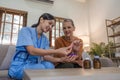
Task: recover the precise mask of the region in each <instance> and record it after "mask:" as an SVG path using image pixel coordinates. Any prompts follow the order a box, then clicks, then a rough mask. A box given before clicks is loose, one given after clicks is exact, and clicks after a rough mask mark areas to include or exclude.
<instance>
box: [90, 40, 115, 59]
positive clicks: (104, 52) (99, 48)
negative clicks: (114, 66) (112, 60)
mask: <svg viewBox="0 0 120 80" xmlns="http://www.w3.org/2000/svg"><path fill="white" fill-rule="evenodd" d="M113 45H114V44H113V43H112V42H109V43H108V44H105V43H104V42H101V43H99V44H97V43H94V42H93V43H92V45H91V48H90V52H89V53H90V55H98V56H100V57H101V56H106V57H110V56H111V55H112V54H113V53H114V51H115V50H114V49H110V46H113Z"/></svg>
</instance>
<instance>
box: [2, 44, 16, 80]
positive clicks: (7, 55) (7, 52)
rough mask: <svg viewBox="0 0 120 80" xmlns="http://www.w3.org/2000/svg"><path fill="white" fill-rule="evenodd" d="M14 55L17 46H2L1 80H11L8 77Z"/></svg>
mask: <svg viewBox="0 0 120 80" xmlns="http://www.w3.org/2000/svg"><path fill="white" fill-rule="evenodd" d="M14 53H15V45H2V44H0V80H11V79H10V78H9V76H8V69H9V65H10V62H11V60H12V56H13V55H14Z"/></svg>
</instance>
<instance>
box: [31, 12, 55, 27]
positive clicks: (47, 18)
mask: <svg viewBox="0 0 120 80" xmlns="http://www.w3.org/2000/svg"><path fill="white" fill-rule="evenodd" d="M41 18H43V19H44V20H55V17H54V16H53V15H51V14H49V13H44V14H42V15H41V16H40V17H39V20H38V22H37V23H36V24H33V25H32V26H31V27H37V26H38V25H39V24H40V19H41Z"/></svg>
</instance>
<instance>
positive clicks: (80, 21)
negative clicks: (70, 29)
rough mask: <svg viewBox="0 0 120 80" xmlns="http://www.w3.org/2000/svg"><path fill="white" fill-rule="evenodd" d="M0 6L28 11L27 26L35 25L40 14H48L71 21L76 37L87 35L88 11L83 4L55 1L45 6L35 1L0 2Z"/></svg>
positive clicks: (6, 0) (15, 0)
mask: <svg viewBox="0 0 120 80" xmlns="http://www.w3.org/2000/svg"><path fill="white" fill-rule="evenodd" d="M0 6H3V7H8V8H14V9H19V10H25V11H28V26H30V25H32V24H33V23H36V22H37V20H38V18H39V16H40V15H41V14H42V13H44V12H49V13H51V14H53V15H55V16H57V17H64V18H71V19H73V20H74V22H75V26H76V31H75V35H76V36H79V34H88V15H87V14H88V12H87V11H88V10H87V5H86V3H83V2H82V3H80V2H78V1H75V0H55V2H54V4H45V3H43V2H37V1H35V0H12V1H11V0H0ZM81 30H82V31H81Z"/></svg>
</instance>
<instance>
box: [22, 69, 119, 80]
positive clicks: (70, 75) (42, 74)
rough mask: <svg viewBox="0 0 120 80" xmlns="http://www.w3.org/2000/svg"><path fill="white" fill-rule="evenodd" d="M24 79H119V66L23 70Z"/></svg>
mask: <svg viewBox="0 0 120 80" xmlns="http://www.w3.org/2000/svg"><path fill="white" fill-rule="evenodd" d="M24 80H120V68H118V67H106V68H101V69H81V68H77V69H52V70H48V69H47V70H25V76H24Z"/></svg>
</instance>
